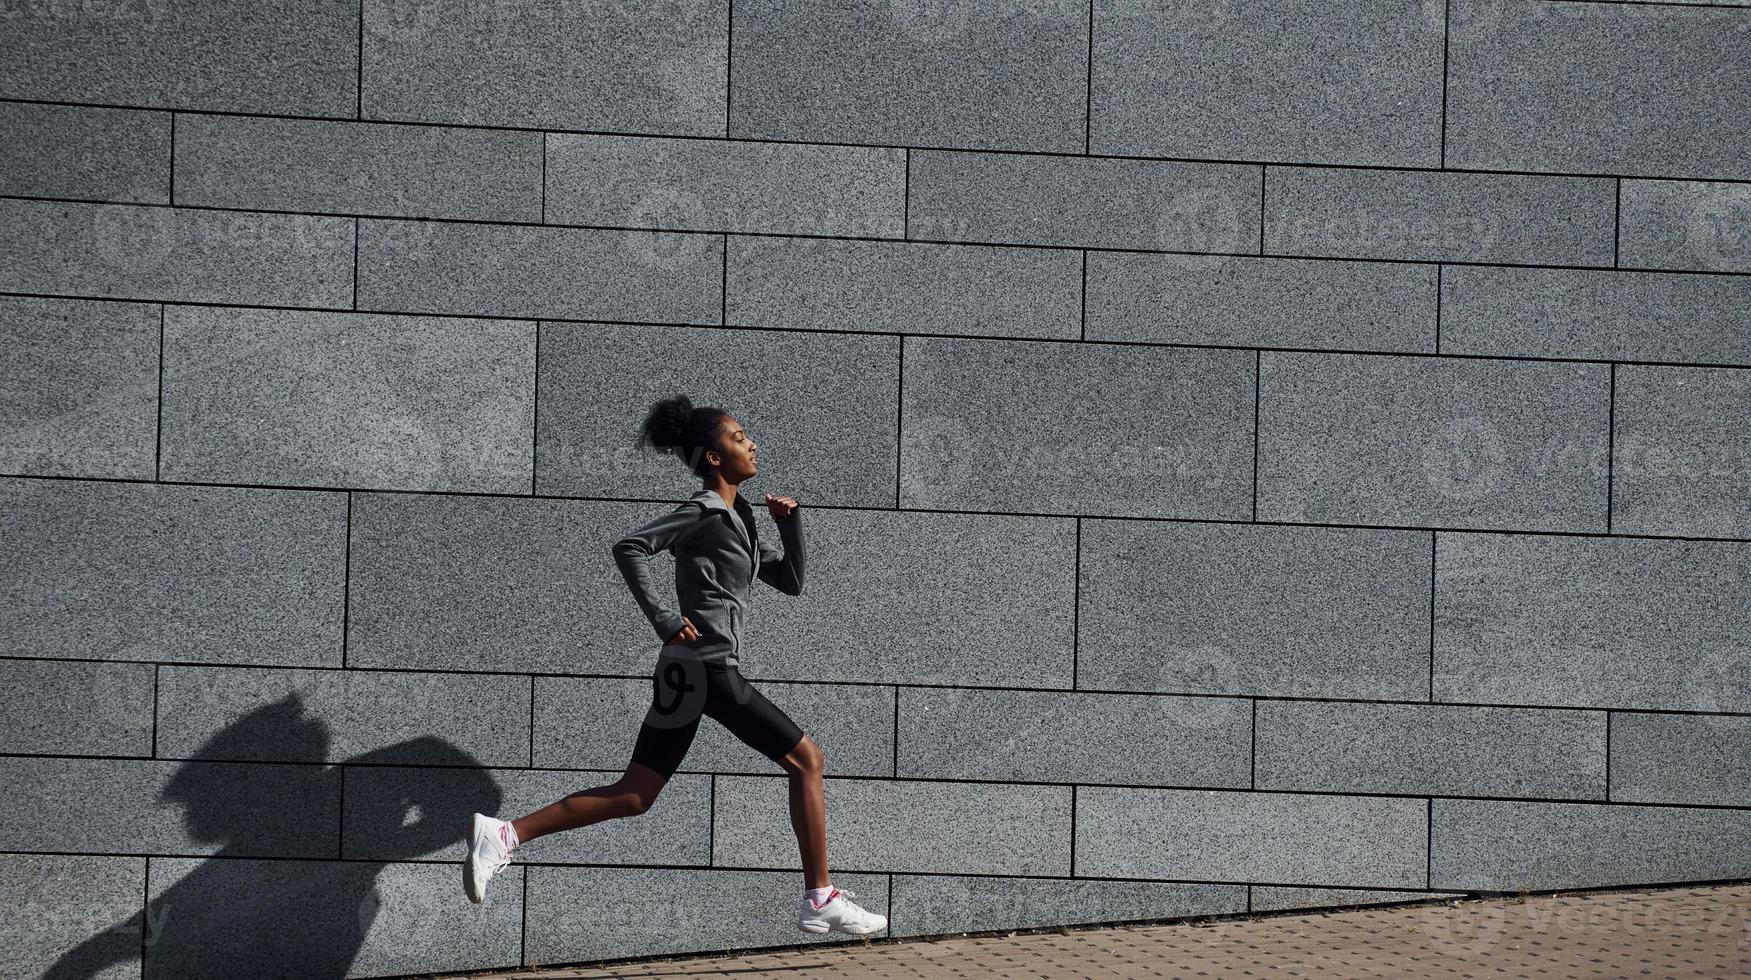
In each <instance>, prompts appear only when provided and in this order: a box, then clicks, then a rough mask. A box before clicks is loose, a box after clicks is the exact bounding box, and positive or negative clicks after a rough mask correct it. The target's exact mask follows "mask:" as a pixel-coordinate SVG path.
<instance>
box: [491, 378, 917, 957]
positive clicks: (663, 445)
mask: <svg viewBox="0 0 1751 980" xmlns="http://www.w3.org/2000/svg"><path fill="white" fill-rule="evenodd" d="M638 445H639V446H640V447H643V446H647V445H648V446H653V447H655V448H657V449H658V450H660V451H662V452H665V453H670V454H673V455H675V456H679V457H681V458H682V459H683V461H685V462H686V463H687V464H688V467H689V468H690V469H691V470H692V471H693V473H694V475H695V476H698V477H699V478H700V480H701V481H702V483H703V486H702V487H701V488H700V490H699V491H698V492H696V493H694V494H693V496H692V497H690V498H688V499H687V500H686V501H683V502H682V503H681V504H680V505H679V506H677V507H675V508H674V509H673V510H671V511H669V512H668V513H666V514H663V515H662V516H660V517H658V518H656V519H655V520H653V521H651V522H650V523H648V524H646V525H644V526H643V527H641V528H638V529H637V530H635V531H633V532H632V533H630V534H628V535H627V536H626V537H624V538H622V539H620V541H618V542H616V543H615V545H614V548H613V553H614V561H615V563H616V564H617V565H618V566H619V568H620V572H621V574H622V576H624V577H625V579H626V584H627V586H628V587H629V588H630V589H631V590H632V596H633V599H634V600H635V601H636V602H637V603H638V606H639V609H640V610H641V611H642V612H643V613H644V615H645V618H646V619H647V620H649V621H650V624H651V626H652V628H654V629H655V630H656V633H657V636H658V638H660V639H661V640H662V641H663V648H662V650H661V652H660V653H659V654H658V656H657V664H656V669H655V670H654V671H653V672H652V674H651V706H650V708H649V709H648V710H647V711H646V712H645V716H644V721H643V723H642V724H641V725H640V727H639V732H638V739H637V741H636V742H635V743H634V745H633V749H632V759H631V761H630V762H629V763H628V764H627V766H626V772H625V773H624V774H623V775H622V776H621V777H620V778H619V779H618V780H617V781H615V782H613V783H610V784H608V785H606V786H598V787H596V788H594V789H587V790H583V791H581V792H578V793H573V794H572V795H570V796H567V797H565V798H564V799H562V800H559V801H558V802H556V803H552V804H549V805H548V806H546V807H543V808H542V809H540V810H536V811H535V812H534V813H530V814H528V815H526V816H522V817H519V818H517V819H515V820H500V819H497V818H495V817H489V816H486V815H485V814H481V813H476V814H474V818H473V824H472V826H471V828H470V831H469V838H468V840H469V848H468V857H467V858H466V859H465V860H464V861H463V863H462V864H463V874H462V883H463V888H464V890H465V891H466V892H467V893H468V898H469V900H470V901H473V902H475V903H480V902H483V901H485V899H486V885H487V882H488V881H489V880H490V879H491V878H492V876H493V875H494V874H496V873H498V872H499V871H500V870H501V869H503V868H504V867H505V866H506V865H508V864H510V863H511V855H512V853H513V852H514V851H515V850H516V849H517V848H518V847H519V846H520V845H522V844H523V843H526V842H528V841H532V840H534V839H535V838H537V837H541V836H544V835H546V834H551V833H555V832H557V831H561V830H571V829H573V828H575V827H584V826H588V825H589V824H593V823H598V822H600V821H603V820H607V819H610V818H612V817H630V816H634V815H636V814H640V813H644V812H645V811H646V810H649V809H650V807H651V804H652V803H654V802H656V799H657V794H658V793H660V792H662V789H663V786H664V784H665V783H667V782H668V780H669V778H670V777H672V776H673V775H674V774H675V770H676V769H678V768H679V767H680V765H681V760H682V758H683V757H684V756H686V754H687V750H688V748H689V747H690V746H691V745H692V744H693V736H694V733H695V732H696V731H697V730H698V728H699V716H700V715H701V714H705V715H709V716H711V717H712V718H715V719H717V720H718V722H719V723H721V724H722V725H723V726H724V727H725V728H727V729H729V730H730V732H731V733H733V734H734V735H735V736H736V737H737V738H739V739H741V740H742V741H743V742H746V743H747V744H748V745H751V746H753V747H754V749H755V750H756V751H758V752H759V753H760V754H762V755H764V756H766V757H767V758H768V759H771V760H773V761H774V762H776V763H778V765H779V766H780V767H782V768H783V769H784V771H785V772H786V773H788V774H789V776H790V821H791V826H792V828H793V829H794V830H795V832H796V838H797V845H798V847H799V848H800V849H801V851H802V865H803V899H802V906H801V911H800V912H799V913H798V916H797V927H798V928H799V929H801V930H802V931H803V932H814V933H820V932H829V931H836V932H845V933H851V934H853V935H859V936H862V935H868V934H870V933H874V932H880V931H881V930H883V929H885V928H887V925H888V920H887V917H886V916H884V915H881V914H879V913H876V912H871V911H868V910H866V909H864V908H863V907H862V906H860V905H858V904H857V903H856V902H853V901H852V900H851V899H852V897H853V896H854V895H855V894H856V893H855V892H850V891H844V890H841V889H839V888H835V887H833V884H832V882H831V881H830V880H829V878H828V876H827V816H826V794H825V790H824V788H823V786H822V783H821V773H822V755H821V750H820V748H819V747H818V746H817V745H816V744H815V741H814V739H812V738H810V737H808V736H807V735H805V734H803V731H802V730H801V729H800V728H798V727H797V725H796V723H795V722H793V721H791V719H790V718H789V716H787V715H786V714H785V713H784V712H783V711H780V710H779V709H778V707H777V706H776V705H774V704H773V703H772V702H771V701H768V700H767V699H766V696H765V695H763V694H762V693H760V691H759V690H758V689H756V688H755V687H754V685H753V684H752V683H750V682H749V681H748V680H747V679H746V678H744V677H743V676H742V674H741V670H740V666H739V665H740V656H739V654H740V650H741V628H742V623H743V622H744V620H745V619H746V613H747V608H748V599H749V591H750V587H751V585H752V583H753V580H754V579H755V578H758V579H760V581H762V582H765V583H766V584H768V585H770V586H772V587H773V588H775V589H778V590H779V591H781V592H784V593H786V594H788V595H801V594H802V591H803V538H802V517H801V515H800V513H799V511H798V508H797V502H796V501H795V500H794V499H792V498H790V497H780V496H774V495H772V494H770V493H769V494H766V500H765V503H766V507H767V510H768V511H769V512H770V513H771V515H772V519H773V522H774V523H775V524H777V525H778V535H779V542H780V543H779V545H778V546H774V545H773V544H772V543H771V542H770V541H766V540H762V539H761V538H760V537H759V534H758V532H757V530H756V529H755V526H754V510H753V508H752V507H751V506H749V504H748V502H747V501H746V500H745V499H743V498H742V496H741V495H740V494H739V493H737V492H736V491H737V487H738V486H739V485H740V484H741V483H742V481H744V480H746V479H747V478H749V477H751V476H753V475H754V474H755V472H756V468H755V449H756V448H757V447H756V444H755V443H754V441H753V440H752V439H750V438H749V437H748V433H747V432H746V431H745V430H744V429H743V428H742V426H741V423H739V422H738V421H736V419H735V418H733V417H731V416H730V415H729V414H727V413H725V412H723V411H722V410H720V409H716V408H708V407H699V408H695V407H694V406H693V403H692V402H691V401H690V400H689V399H688V398H687V396H685V395H677V396H675V397H673V398H666V399H663V400H661V401H659V402H657V403H656V404H655V405H653V406H652V407H651V409H650V412H649V414H648V415H647V416H646V418H645V421H644V425H643V427H642V428H641V429H640V431H639V439H638ZM659 551H669V552H671V553H672V554H673V555H674V558H675V595H676V597H677V599H678V600H679V602H680V604H681V607H682V608H683V609H685V610H687V614H686V615H683V614H682V613H679V612H677V611H675V610H673V609H670V608H669V607H668V606H666V605H664V604H663V602H662V600H661V598H660V596H659V595H658V594H657V591H656V588H655V587H654V585H653V584H652V581H651V572H650V563H651V559H652V556H653V555H655V554H656V553H657V552H659Z"/></svg>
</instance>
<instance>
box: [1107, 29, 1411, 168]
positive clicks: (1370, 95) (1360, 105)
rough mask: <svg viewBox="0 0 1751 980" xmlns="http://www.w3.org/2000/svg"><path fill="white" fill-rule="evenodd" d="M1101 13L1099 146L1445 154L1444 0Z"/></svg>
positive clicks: (1294, 154) (1308, 154)
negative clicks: (1289, 40) (1434, 2)
mask: <svg viewBox="0 0 1751 980" xmlns="http://www.w3.org/2000/svg"><path fill="white" fill-rule="evenodd" d="M1093 16H1094V57H1093V61H1092V68H1091V76H1090V77H1091V79H1092V84H1093V89H1092V94H1091V95H1090V99H1091V100H1092V109H1091V113H1092V115H1091V119H1092V123H1091V125H1092V131H1091V133H1090V143H1089V145H1090V147H1091V148H1092V149H1093V151H1094V152H1095V153H1112V154H1121V155H1129V156H1163V157H1209V158H1216V159H1228V160H1235V159H1241V160H1260V159H1263V160H1282V161H1293V162H1312V163H1351V164H1373V165H1377V166H1403V167H1435V166H1439V165H1440V162H1441V70H1442V62H1441V55H1442V40H1443V37H1442V33H1443V30H1444V25H1443V23H1442V9H1441V7H1440V6H1439V5H1436V6H1434V7H1432V8H1431V6H1430V5H1429V4H1427V3H1421V2H1418V0H1391V2H1385V3H1382V2H1379V0H1376V2H1372V3H1365V4H1332V3H1326V2H1323V0H1268V2H1264V3H1260V2H1256V0H1255V2H1250V3H1240V4H1233V3H1193V4H1165V5H1163V4H1153V5H1150V4H1138V3H1135V2H1131V0H1116V2H1113V0H1101V2H1099V3H1096V4H1095V5H1094V8H1093ZM1286 38H1294V39H1295V41H1296V43H1292V44H1291V43H1285V39H1286Z"/></svg>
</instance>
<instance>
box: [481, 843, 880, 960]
mask: <svg viewBox="0 0 1751 980" xmlns="http://www.w3.org/2000/svg"><path fill="white" fill-rule="evenodd" d="M513 867H515V865H513ZM528 875H529V920H528V923H527V927H526V932H527V940H526V944H525V946H524V950H523V956H524V959H525V960H526V961H527V962H529V963H535V964H541V963H575V962H581V961H587V960H602V959H620V958H623V957H629V956H656V955H661V954H666V953H717V952H721V951H723V950H726V949H758V948H762V947H767V948H771V947H781V946H782V947H794V946H814V945H822V946H830V945H839V944H857V945H867V944H868V940H864V939H859V938H857V937H855V936H847V935H845V934H844V933H836V932H829V933H822V934H819V935H815V934H810V933H805V932H800V931H798V930H797V927H796V921H797V912H798V910H800V908H801V907H802V900H803V894H802V878H801V876H800V875H798V874H797V873H796V872H795V871H744V870H736V871H720V870H713V869H703V868H702V869H699V870H692V869H687V868H649V869H645V868H550V867H533V868H529V869H528ZM887 883H888V876H887V875H885V874H857V873H846V872H844V871H841V870H839V868H837V867H835V868H834V870H833V884H834V885H835V886H836V887H839V888H843V889H845V890H847V891H850V892H854V893H855V894H856V898H855V901H856V902H857V903H858V904H859V905H862V906H863V907H864V908H867V909H869V910H870V911H872V912H879V913H882V914H884V915H885V914H887V913H888V909H889V907H890V905H891V903H890V902H889V900H888V887H887ZM488 900H489V901H490V900H491V899H490V898H489V899H488ZM652 906H655V907H657V908H662V909H666V910H668V911H667V912H666V913H665V914H664V915H663V916H662V917H661V918H660V919H658V918H653V917H652V916H651V914H650V909H651V907H652ZM881 935H882V934H881V933H878V934H876V936H874V937H871V938H879V937H880V936H881Z"/></svg>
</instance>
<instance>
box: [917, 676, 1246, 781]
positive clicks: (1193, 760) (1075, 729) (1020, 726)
mask: <svg viewBox="0 0 1751 980" xmlns="http://www.w3.org/2000/svg"><path fill="white" fill-rule="evenodd" d="M899 697H900V705H899V715H900V735H899V743H900V744H899V775H900V776H901V777H902V778H907V779H986V780H1006V781H1013V782H1053V783H1128V784H1142V785H1177V786H1215V787H1226V788H1241V789H1245V788H1246V787H1247V786H1248V785H1249V784H1250V782H1251V779H1252V774H1251V767H1252V703H1251V702H1250V701H1248V700H1246V699H1243V698H1192V697H1185V698H1182V697H1173V696H1171V695H1158V694H1113V693H1107V694H1092V693H1082V692H1074V691H1069V692H1067V691H1007V690H979V689H976V688H912V687H905V688H900V689H899ZM969 732H977V733H978V737H977V738H968V737H967V733H969Z"/></svg>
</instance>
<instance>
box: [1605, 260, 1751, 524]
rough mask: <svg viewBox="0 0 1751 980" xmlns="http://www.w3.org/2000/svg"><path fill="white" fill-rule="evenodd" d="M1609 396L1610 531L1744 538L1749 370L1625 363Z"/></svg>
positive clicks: (1749, 484) (1750, 447) (1750, 451)
mask: <svg viewBox="0 0 1751 980" xmlns="http://www.w3.org/2000/svg"><path fill="white" fill-rule="evenodd" d="M1746 281H1747V282H1751V279H1748V280H1746ZM1615 398H1616V402H1615V406H1614V408H1613V412H1614V413H1615V414H1614V420H1615V426H1616V428H1615V430H1614V432H1613V439H1614V441H1613V444H1612V450H1611V455H1612V467H1611V529H1612V530H1613V531H1614V532H1617V533H1620V534H1673V535H1690V536H1697V537H1720V538H1751V439H1747V438H1746V436H1747V433H1751V369H1748V368H1702V367H1665V366H1654V365H1646V364H1625V365H1622V366H1621V367H1619V368H1618V370H1617V391H1616V395H1615Z"/></svg>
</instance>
